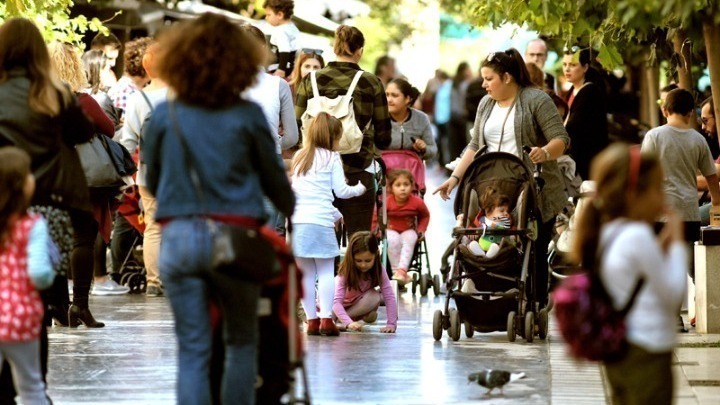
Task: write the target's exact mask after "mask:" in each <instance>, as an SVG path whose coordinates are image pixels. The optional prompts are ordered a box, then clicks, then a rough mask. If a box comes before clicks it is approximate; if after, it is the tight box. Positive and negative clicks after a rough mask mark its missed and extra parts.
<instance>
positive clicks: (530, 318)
mask: <svg viewBox="0 0 720 405" xmlns="http://www.w3.org/2000/svg"><path fill="white" fill-rule="evenodd" d="M534 338H535V314H534V313H533V312H532V311H528V312H527V313H526V314H525V340H526V341H527V342H528V343H532V342H533V339H534Z"/></svg>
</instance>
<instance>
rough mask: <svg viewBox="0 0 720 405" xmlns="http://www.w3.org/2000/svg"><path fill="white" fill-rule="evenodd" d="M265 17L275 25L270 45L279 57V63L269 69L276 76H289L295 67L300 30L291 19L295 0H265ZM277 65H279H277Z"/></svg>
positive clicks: (277, 57)
mask: <svg viewBox="0 0 720 405" xmlns="http://www.w3.org/2000/svg"><path fill="white" fill-rule="evenodd" d="M263 8H264V9H265V19H266V20H267V22H268V23H269V24H270V25H272V26H273V33H272V35H270V46H271V47H272V50H273V53H274V54H275V57H276V59H277V65H270V67H269V68H268V71H269V72H270V73H272V72H273V70H274V73H275V75H276V76H280V77H283V78H284V77H288V76H290V73H291V72H292V71H293V69H294V68H295V53H296V52H297V49H298V47H297V38H298V36H299V35H300V30H298V29H297V27H296V26H295V24H293V23H292V22H291V21H290V18H292V15H293V9H294V8H295V2H294V1H293V0H265V3H263ZM276 66H277V67H276Z"/></svg>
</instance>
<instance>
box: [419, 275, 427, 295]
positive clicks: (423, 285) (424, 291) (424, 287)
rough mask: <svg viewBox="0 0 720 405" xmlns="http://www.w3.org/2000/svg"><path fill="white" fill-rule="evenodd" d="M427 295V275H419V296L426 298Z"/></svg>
mask: <svg viewBox="0 0 720 405" xmlns="http://www.w3.org/2000/svg"><path fill="white" fill-rule="evenodd" d="M427 293H428V276H427V274H421V275H420V295H421V296H423V297H426V296H427Z"/></svg>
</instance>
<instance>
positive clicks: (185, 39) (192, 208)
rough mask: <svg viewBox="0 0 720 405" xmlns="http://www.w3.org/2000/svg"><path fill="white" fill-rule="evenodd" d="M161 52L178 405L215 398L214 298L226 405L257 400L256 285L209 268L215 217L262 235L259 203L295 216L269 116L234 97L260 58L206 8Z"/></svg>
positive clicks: (152, 142) (162, 261) (150, 179)
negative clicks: (166, 96) (211, 367)
mask: <svg viewBox="0 0 720 405" xmlns="http://www.w3.org/2000/svg"><path fill="white" fill-rule="evenodd" d="M155 57H156V60H155V68H156V70H157V74H158V76H159V77H160V78H161V79H162V80H164V81H165V82H166V83H167V84H168V86H169V87H170V89H171V90H172V92H173V94H174V98H171V99H170V100H169V101H168V102H166V103H162V104H160V105H158V106H157V108H156V109H155V111H154V112H153V115H152V118H151V120H150V122H149V124H148V127H147V131H146V133H145V134H144V135H143V139H144V143H143V158H144V160H145V163H146V165H147V172H146V182H147V188H148V189H149V190H150V192H151V193H152V194H153V195H154V196H155V198H156V199H157V207H158V209H157V212H156V214H155V219H156V220H157V221H159V222H162V223H163V224H164V225H163V229H162V245H161V246H160V258H159V267H160V276H161V278H162V280H163V284H164V287H165V294H166V295H167V297H168V298H169V300H170V305H171V308H172V311H173V314H174V315H175V334H176V335H177V339H178V347H179V353H178V381H177V401H178V403H179V404H210V403H211V389H210V375H209V371H208V363H209V362H210V353H211V346H212V330H211V325H210V319H209V316H208V312H209V302H210V301H211V300H215V301H217V302H218V303H219V304H220V307H221V308H222V311H223V335H224V336H223V337H224V345H225V363H224V371H223V381H222V388H221V403H224V404H254V403H255V401H254V397H255V389H254V385H255V379H256V375H257V337H258V325H257V302H258V298H259V295H260V284H259V283H255V282H249V281H244V280H241V279H238V278H237V277H232V276H229V275H227V274H223V273H220V272H216V271H214V270H213V268H212V265H211V259H210V258H211V255H212V238H213V234H212V231H211V229H210V225H209V221H208V219H212V220H213V221H216V222H224V223H231V224H235V225H240V226H246V227H251V228H257V227H259V226H261V225H262V224H263V223H264V222H265V221H266V219H267V213H266V210H265V207H264V204H263V196H267V197H268V198H269V199H270V200H271V201H272V203H273V204H274V205H275V207H276V208H277V209H278V210H279V211H280V212H282V213H283V214H284V215H285V216H288V217H289V216H291V215H292V213H293V210H294V205H295V199H294V197H293V193H292V190H291V189H290V184H289V183H288V179H287V176H286V175H285V171H284V168H283V165H282V163H281V161H280V159H279V158H278V156H277V154H276V153H275V142H274V141H273V139H272V137H271V135H270V130H269V128H268V124H267V120H266V119H265V116H264V115H263V112H262V110H261V109H260V107H259V106H258V105H257V104H255V103H252V102H250V101H246V100H244V99H242V98H241V97H239V95H240V94H242V92H243V91H244V90H245V89H247V88H248V87H250V86H252V84H253V83H254V82H255V80H256V78H257V73H258V69H259V66H260V65H261V64H262V62H263V53H262V51H261V49H260V47H259V45H258V43H257V41H255V39H253V38H251V37H250V36H249V35H248V34H247V33H245V32H243V30H242V29H241V28H240V27H238V26H237V25H236V24H235V23H233V22H231V21H230V20H228V19H227V18H226V17H224V16H220V15H215V14H209V13H208V14H203V15H202V16H200V17H199V18H198V19H196V20H192V21H184V22H182V23H180V24H178V25H177V26H175V27H173V28H171V29H169V30H168V31H166V32H165V33H164V34H163V35H162V36H161V37H160V38H159V41H158V53H157V54H156V55H155ZM187 162H189V163H187ZM268 271H270V270H269V269H268Z"/></svg>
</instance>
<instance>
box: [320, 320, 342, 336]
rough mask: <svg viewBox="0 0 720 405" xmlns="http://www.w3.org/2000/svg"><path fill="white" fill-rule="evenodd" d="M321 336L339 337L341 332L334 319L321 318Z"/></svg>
mask: <svg viewBox="0 0 720 405" xmlns="http://www.w3.org/2000/svg"><path fill="white" fill-rule="evenodd" d="M320 334H321V335H325V336H338V335H340V331H339V330H338V328H337V326H335V322H333V320H332V318H320Z"/></svg>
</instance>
